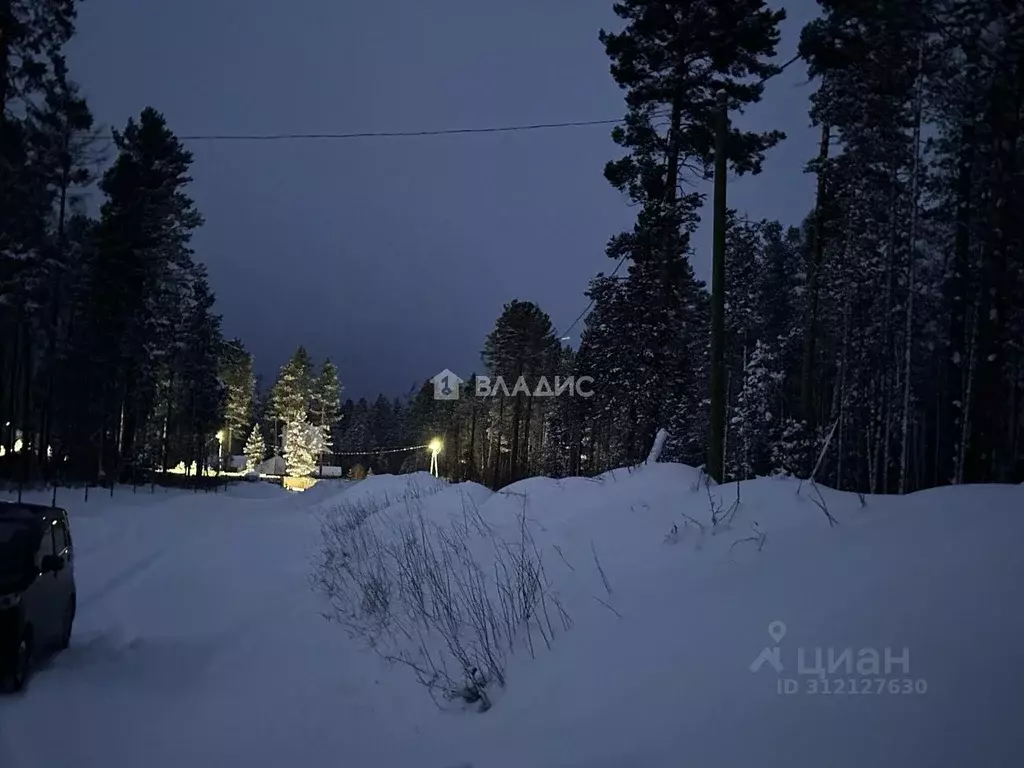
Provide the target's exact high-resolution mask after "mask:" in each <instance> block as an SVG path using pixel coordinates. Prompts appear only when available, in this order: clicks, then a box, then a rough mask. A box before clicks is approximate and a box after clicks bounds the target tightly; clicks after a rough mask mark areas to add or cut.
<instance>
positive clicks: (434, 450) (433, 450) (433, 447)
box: [427, 437, 444, 477]
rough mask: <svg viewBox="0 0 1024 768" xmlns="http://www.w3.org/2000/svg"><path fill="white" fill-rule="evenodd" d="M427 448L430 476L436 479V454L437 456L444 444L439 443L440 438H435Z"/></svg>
mask: <svg viewBox="0 0 1024 768" xmlns="http://www.w3.org/2000/svg"><path fill="white" fill-rule="evenodd" d="M427 448H429V449H430V474H432V475H433V476H434V477H437V476H438V470H437V454H439V453H440V452H441V449H442V448H444V443H442V442H441V438H439V437H435V438H434V439H433V440H431V441H430V443H429V444H428V445H427Z"/></svg>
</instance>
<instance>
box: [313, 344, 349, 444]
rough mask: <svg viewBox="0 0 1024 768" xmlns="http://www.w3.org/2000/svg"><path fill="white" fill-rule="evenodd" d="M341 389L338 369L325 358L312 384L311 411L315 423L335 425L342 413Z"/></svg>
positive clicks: (327, 425)
mask: <svg viewBox="0 0 1024 768" xmlns="http://www.w3.org/2000/svg"><path fill="white" fill-rule="evenodd" d="M341 391H342V387H341V384H339V383H338V369H337V368H336V367H335V366H334V363H332V362H331V361H330V360H324V364H323V365H322V366H321V367H320V373H319V374H318V375H317V377H316V380H315V381H314V382H313V385H312V396H311V398H310V408H309V411H310V418H311V420H312V422H313V423H314V424H317V425H319V426H323V427H327V428H328V429H332V428H333V427H334V425H335V424H336V423H337V421H338V418H339V417H340V415H341V410H340V409H341Z"/></svg>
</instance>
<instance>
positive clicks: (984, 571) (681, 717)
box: [0, 464, 1024, 768]
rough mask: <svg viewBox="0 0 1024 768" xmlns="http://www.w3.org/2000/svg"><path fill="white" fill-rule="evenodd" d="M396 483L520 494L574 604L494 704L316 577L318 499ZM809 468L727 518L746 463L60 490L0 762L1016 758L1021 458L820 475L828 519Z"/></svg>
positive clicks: (385, 497)
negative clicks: (896, 472)
mask: <svg viewBox="0 0 1024 768" xmlns="http://www.w3.org/2000/svg"><path fill="white" fill-rule="evenodd" d="M410 488H414V489H416V490H415V493H414V494H413V496H414V497H415V507H416V514H417V515H421V516H423V517H424V518H427V519H430V520H433V521H436V522H437V523H438V524H441V525H444V524H447V523H448V522H451V521H453V520H457V519H458V518H459V517H460V516H461V515H464V514H465V510H466V509H467V508H471V509H473V510H474V511H475V513H476V514H478V516H479V518H480V519H481V520H482V521H485V522H486V524H487V525H488V526H493V528H494V530H496V531H498V532H499V534H500V535H505V534H506V533H508V532H514V530H515V526H516V520H517V519H518V517H517V516H518V515H520V514H522V513H523V512H524V511H525V514H526V515H527V518H528V520H529V521H530V525H531V527H532V528H531V529H532V530H533V532H534V534H533V535H534V537H535V540H536V543H537V547H538V552H539V553H540V555H541V557H542V559H543V562H544V567H545V572H546V575H547V578H548V580H549V581H550V582H551V585H552V586H551V590H552V594H555V595H557V597H558V599H559V600H560V601H561V603H562V604H563V605H564V607H565V609H566V611H567V613H568V614H569V615H570V616H571V619H572V628H571V629H570V630H568V631H563V628H562V626H561V625H559V626H558V628H557V629H558V631H557V632H556V633H555V636H554V639H553V642H552V644H551V648H550V649H548V648H546V647H544V644H543V643H538V644H536V646H537V647H536V651H535V654H534V656H533V657H531V654H530V653H528V652H527V650H526V648H525V644H521V647H519V648H518V650H516V652H515V654H514V655H513V656H511V657H510V658H509V660H508V663H507V669H506V674H507V680H508V684H507V687H506V689H505V690H504V691H502V692H501V693H500V694H496V695H495V701H494V706H493V707H492V708H491V709H490V710H489V711H488V712H486V713H483V714H478V713H476V712H475V711H462V712H451V711H441V710H439V708H438V707H437V706H435V704H434V703H433V702H432V700H431V699H430V697H429V696H428V695H427V693H426V691H425V689H423V688H422V687H421V686H419V685H418V684H417V683H416V682H415V681H414V679H413V677H412V676H411V675H410V673H409V672H408V670H406V669H404V668H402V667H389V666H387V665H386V664H385V663H383V662H382V661H380V660H379V659H378V658H377V657H376V656H375V655H373V654H372V653H370V652H367V651H365V650H363V649H362V648H361V647H360V646H359V645H358V644H357V643H356V642H355V641H353V640H352V639H350V638H349V637H348V636H347V635H346V633H345V632H343V631H342V630H341V629H340V628H339V627H338V626H337V625H336V624H333V623H329V622H327V621H325V620H324V618H323V616H322V614H323V613H324V612H327V611H328V610H329V605H328V603H327V601H326V599H325V598H324V597H323V596H322V595H321V594H318V593H317V592H315V591H314V590H312V589H311V587H310V581H311V572H312V563H313V561H314V559H315V558H316V556H317V553H318V549H319V532H320V517H321V516H323V515H325V514H327V515H330V514H331V510H332V509H336V508H338V507H339V506H345V507H347V508H350V509H351V508H355V507H358V506H360V505H362V506H367V505H370V506H372V507H373V508H374V509H376V510H377V511H376V512H375V513H374V515H375V516H374V520H376V523H375V524H376V525H377V530H379V531H381V532H382V535H384V534H386V532H387V531H388V530H389V527H388V526H389V524H390V521H392V520H398V521H401V520H402V519H403V515H405V514H408V511H409V505H408V503H407V500H408V498H409V489H410ZM797 490H798V484H797V482H796V481H791V480H768V479H763V480H757V481H751V482H747V483H743V484H741V486H740V504H739V506H738V508H736V510H735V512H734V514H733V515H732V516H731V517H730V518H729V519H728V520H727V523H726V527H724V529H722V530H718V531H716V532H714V533H712V531H711V525H710V519H711V517H712V507H717V508H718V509H719V510H720V511H719V513H718V515H719V516H720V515H723V514H727V513H728V512H729V510H730V507H731V505H732V504H733V501H734V499H735V497H736V487H735V485H730V486H725V487H723V488H721V489H716V488H714V487H712V488H711V493H710V498H709V492H708V490H707V488H706V487H705V486H704V485H703V484H702V483H701V482H700V478H699V477H698V474H697V472H696V470H693V469H690V468H687V467H682V466H679V465H672V464H656V465H652V466H646V467H642V468H640V469H637V470H634V471H632V472H629V471H626V470H618V471H616V472H613V473H609V474H607V475H605V476H603V477H601V478H598V479H595V480H586V479H579V478H575V479H568V480H563V481H553V480H546V479H531V480H526V481H523V482H520V483H517V484H515V485H514V486H511V487H509V488H507V489H505V490H504V491H502V492H500V493H497V494H492V493H490V492H489V491H487V490H486V489H484V488H482V487H480V486H476V485H472V484H464V485H460V486H448V485H445V484H443V483H439V482H438V481H434V480H433V479H432V478H429V476H427V475H424V474H419V475H408V476H402V477H391V476H377V477H372V478H369V479H367V480H365V481H362V482H360V483H355V484H349V483H343V482H341V481H331V482H322V483H320V484H319V485H318V486H316V487H315V488H313V489H311V490H310V491H307V492H305V493H302V494H290V493H287V492H285V491H282V490H281V489H280V488H277V487H274V486H271V485H267V484H260V483H239V484H237V485H235V486H233V487H232V488H231V489H230V490H229V492H227V493H226V494H216V495H215V494H193V493H188V492H178V491H171V492H168V491H163V490H158V491H157V492H156V494H153V495H150V494H148V493H146V492H143V491H141V490H140V492H139V493H138V494H133V493H131V489H119V490H118V492H117V493H116V494H115V496H114V497H113V498H112V499H111V498H109V497H106V496H103V495H99V494H95V493H94V494H93V495H92V496H91V497H90V500H89V502H88V503H83V502H82V499H81V496H80V495H79V493H78V492H70V491H62V492H61V496H60V497H59V499H58V503H60V504H62V505H63V506H65V507H67V508H68V509H69V511H70V512H71V516H72V526H73V534H74V536H75V541H76V546H77V553H78V561H77V565H76V576H77V580H78V585H79V618H78V623H77V625H76V628H75V634H74V637H73V640H72V647H71V649H69V650H68V651H66V652H65V653H64V654H62V655H60V656H58V657H56V658H55V659H53V660H51V661H50V662H49V663H48V664H46V665H45V666H44V668H43V669H41V670H40V671H39V672H38V673H37V674H36V676H35V677H34V678H33V680H32V681H31V685H30V688H29V690H28V691H27V692H26V693H25V694H24V695H21V696H12V697H4V698H0V766H2V768H30V767H31V768H34V767H35V766H40V765H42V766H47V768H64V767H67V768H91V767H92V766H97V767H100V766H102V767H103V768H122V767H124V768H127V767H128V766H131V767H132V768H135V766H139V765H147V766H152V767H153V768H171V767H173V768H179V766H182V765H188V764H193V765H198V766H214V765H238V766H245V767H246V768H250V767H252V768H258V767H262V766H267V768H278V766H282V765H317V766H321V765H339V766H342V765H343V766H366V767H367V768H370V767H371V766H372V767H374V768H378V767H382V768H391V767H392V766H394V767H395V768H398V767H399V766H410V767H414V768H454V767H456V766H473V768H506V767H508V768H512V766H516V768H522V766H531V768H532V767H546V766H551V767H552V768H584V767H586V768H604V767H605V766H607V767H608V768H610V767H611V766H645V768H647V767H654V766H679V765H693V766H739V765H743V766H746V765H758V766H765V765H768V766H815V767H816V766H821V765H828V766H840V767H843V766H850V767H851V768H852V767H853V766H857V767H858V768H860V766H863V765H872V766H900V767H901V768H902V767H903V766H911V765H914V766H916V765H920V766H962V765H972V766H973V765H978V766H981V765H984V766H1020V765H1024V729H1022V728H1021V727H1020V717H1021V712H1022V711H1024V661H1022V657H1021V643H1022V641H1024V611H1022V608H1021V606H1022V602H1021V599H1020V590H1021V585H1022V584H1024V487H1021V486H1015V487H1011V486H975V487H959V488H947V489H941V490H935V491H928V492H924V493H918V494H914V495H911V496H908V497H903V498H895V497H886V498H881V497H867V498H866V500H865V501H866V504H865V505H864V506H862V505H861V502H860V500H859V499H858V498H857V496H855V495H849V494H839V493H834V492H831V491H828V490H825V489H822V494H823V495H822V501H823V502H824V503H825V504H826V506H827V508H828V510H829V512H830V513H831V514H832V515H833V516H835V518H836V519H837V520H838V521H839V524H838V525H837V526H835V527H831V526H830V525H829V524H828V521H827V518H826V516H825V514H824V513H823V512H822V511H821V509H819V507H818V505H817V504H816V503H815V499H816V498H817V496H816V494H815V493H814V492H813V491H812V490H811V489H810V488H808V487H807V486H806V485H805V486H804V487H803V488H802V489H801V490H800V493H799V495H798V494H797ZM40 500H45V501H47V502H48V501H49V498H48V496H47V497H46V498H45V499H42V498H41V499H40ZM755 522H756V527H755V526H754V523H755ZM673 526H675V529H674V532H673ZM701 526H703V528H704V533H701V531H700V527H701ZM718 528H720V529H721V528H723V526H721V525H720V526H718ZM741 540H743V541H741ZM736 542H739V543H736ZM602 572H603V573H602ZM776 648H777V650H776ZM847 650H848V651H849V653H848V654H845V652H846V651H847ZM818 654H820V655H821V661H822V664H821V667H822V670H823V671H824V673H825V674H824V677H822V675H815V674H808V671H809V669H810V668H817V666H818V665H817V664H816V660H817V655H818ZM844 654H845V655H844ZM875 654H877V660H878V669H877V670H876V669H874V668H873V667H874V663H873V662H874V658H875ZM887 654H888V657H889V661H890V667H891V668H890V669H889V670H888V672H887V671H886V669H885V667H886V657H887ZM762 655H763V659H764V661H763V663H762V664H761V666H760V667H759V668H758V670H757V671H756V672H755V671H752V669H751V666H752V664H755V662H756V661H757V660H758V659H759V658H762ZM830 656H831V660H832V661H833V662H835V663H833V664H830V663H829V662H830ZM847 660H849V661H850V662H851V665H850V666H849V667H848V666H847ZM801 661H802V663H801ZM830 667H832V668H833V669H831V671H830ZM776 668H780V669H779V670H778V671H777V669H776ZM780 691H782V692H781V693H780Z"/></svg>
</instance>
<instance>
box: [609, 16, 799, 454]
mask: <svg viewBox="0 0 1024 768" xmlns="http://www.w3.org/2000/svg"><path fill="white" fill-rule="evenodd" d="M614 9H615V13H616V14H617V15H618V16H619V17H620V18H622V19H623V20H624V21H625V22H626V26H625V28H624V29H623V30H622V31H621V32H617V33H609V32H605V31H602V32H601V35H600V39H601V42H602V43H603V44H604V46H605V51H606V53H607V55H608V57H609V59H610V60H611V74H612V77H613V78H614V79H615V81H616V82H617V83H618V84H619V85H620V87H622V88H623V89H624V90H625V91H626V104H627V107H628V112H627V114H626V119H625V124H624V126H622V127H618V128H616V129H615V130H614V131H613V132H612V139H613V140H614V141H615V142H616V143H617V144H619V145H620V146H622V147H624V148H625V149H626V150H627V152H628V154H627V155H626V156H625V157H623V158H621V159H619V160H616V161H613V162H610V163H608V165H607V166H606V168H605V177H606V178H607V179H608V181H609V182H610V183H611V184H612V186H614V187H615V188H616V189H618V190H619V191H621V192H623V193H625V194H627V195H628V196H629V198H630V199H631V201H632V202H633V203H634V204H636V205H637V206H638V207H639V213H638V214H637V220H636V224H635V225H634V227H633V230H632V232H627V233H623V234H621V235H617V236H615V237H613V238H612V240H611V242H610V243H609V246H608V249H607V251H608V255H609V256H610V257H612V258H615V259H620V260H622V259H627V258H628V259H631V260H632V261H633V264H634V266H633V267H632V268H631V269H630V275H629V283H630V285H628V286H627V289H626V291H625V292H624V294H623V297H629V298H630V300H629V302H628V303H629V304H632V305H633V306H634V307H635V309H632V310H628V311H627V312H626V313H625V315H626V317H627V318H633V317H634V316H635V315H634V312H641V313H642V314H643V315H646V317H642V318H641V319H640V323H638V325H639V326H640V327H636V328H635V329H634V332H632V333H627V332H624V333H623V334H622V335H623V336H624V337H631V338H632V347H631V348H625V347H623V349H622V350H621V352H620V353H618V354H617V355H615V356H614V358H613V359H614V362H612V363H611V366H612V367H613V368H614V369H617V370H632V372H633V375H634V376H635V377H636V381H638V382H641V383H642V386H643V387H644V388H645V389H646V390H647V391H646V392H644V393H643V394H639V393H637V394H636V396H635V397H634V398H633V399H632V400H633V401H632V402H631V403H630V404H629V405H628V406H627V408H626V412H625V420H626V423H627V424H629V425H633V424H635V423H638V422H639V430H638V431H637V432H638V434H633V435H630V436H629V438H628V440H627V446H628V457H629V459H630V460H639V458H640V457H641V456H643V455H646V451H647V450H649V448H650V445H649V443H650V442H652V441H653V439H654V434H655V432H656V430H657V429H658V428H659V427H662V426H669V427H670V430H671V431H672V432H673V434H676V435H686V436H687V437H688V439H689V440H693V439H694V438H696V440H697V441H698V442H702V440H701V438H702V436H703V430H702V422H703V421H704V418H703V414H702V412H703V410H704V398H703V397H701V396H699V394H698V392H697V391H696V387H697V386H698V385H702V384H703V383H704V381H705V373H704V355H705V353H704V349H703V347H704V344H703V339H705V338H706V327H704V328H701V329H700V330H699V331H698V330H697V329H696V328H695V325H696V323H697V322H700V321H703V320H704V319H705V318H704V317H702V315H703V312H704V311H705V310H704V308H703V306H702V305H703V304H704V303H705V302H704V300H703V298H702V297H700V293H701V291H700V286H699V284H698V283H697V281H696V279H695V278H694V276H693V270H692V269H691V268H690V265H689V263H688V262H687V257H688V256H689V254H690V238H691V235H692V234H693V232H694V231H695V229H696V226H697V223H698V220H699V216H698V211H699V209H700V206H701V203H702V202H703V195H702V194H700V193H698V192H689V193H686V194H680V185H681V184H682V183H683V182H684V181H685V175H686V174H687V173H690V174H696V175H697V176H698V177H700V176H703V177H708V175H709V172H710V168H711V167H712V163H713V160H714V136H713V126H714V116H715V114H716V109H717V107H716V94H717V92H719V91H724V93H725V94H726V96H727V98H728V99H729V102H730V104H731V105H732V106H734V107H738V108H742V107H743V106H745V105H747V104H751V103H754V102H757V101H758V100H760V98H761V93H762V90H763V84H761V83H760V82H759V81H758V80H752V79H751V77H754V78H766V77H768V76H770V75H771V74H774V73H775V72H777V71H778V68H777V67H775V66H773V65H772V64H770V63H768V61H767V60H768V59H769V58H770V57H772V56H773V55H774V53H775V46H776V44H777V43H778V40H779V31H778V24H779V22H780V21H781V20H782V19H784V18H785V12H784V11H770V10H768V9H767V8H766V7H765V4H764V2H763V1H762V0H742V2H732V1H731V0H709V2H702V3H694V2H689V0H685V1H684V0H672V1H670V2H666V1H665V0H623V1H622V2H619V3H616V4H615V6H614ZM781 138H782V134H781V133H780V132H778V131H769V132H765V133H752V132H743V131H739V130H737V129H735V128H734V129H732V130H731V131H730V134H729V136H728V159H729V162H730V163H731V165H732V167H733V170H734V171H735V172H737V173H745V172H755V173H756V172H759V171H760V169H761V163H762V160H763V156H764V152H765V151H766V150H767V149H768V148H769V147H771V146H772V145H774V144H775V143H776V142H778V141H779V140H780V139H781ZM609 295H611V294H609ZM632 297H636V298H635V299H633V298H632ZM641 307H643V310H642V311H641V310H640V308H641ZM681 339H685V342H684V343H683V344H682V345H680V344H679V341H680V340H681ZM637 363H640V364H642V366H641V368H640V369H639V370H633V369H634V368H635V366H636V364H637ZM666 411H671V415H672V416H674V419H672V423H671V424H668V423H666V418H667V416H668V414H667V413H666ZM659 422H660V423H659ZM609 426H610V424H609ZM630 428H631V429H632V427H630ZM638 438H639V440H638ZM641 441H642V442H644V443H647V445H646V446H643V447H641V446H640V445H639V442H641ZM692 449H693V444H692V443H690V444H689V445H686V446H682V447H681V446H678V445H672V446H670V447H669V451H668V453H669V456H671V455H672V454H673V452H675V454H676V457H677V458H678V457H680V454H682V455H686V456H688V455H690V453H691V451H692Z"/></svg>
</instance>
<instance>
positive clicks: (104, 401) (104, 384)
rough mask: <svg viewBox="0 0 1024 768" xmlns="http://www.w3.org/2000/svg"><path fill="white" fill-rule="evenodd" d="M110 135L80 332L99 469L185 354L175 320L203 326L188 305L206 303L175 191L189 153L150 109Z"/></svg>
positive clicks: (185, 200)
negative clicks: (111, 153)
mask: <svg viewBox="0 0 1024 768" xmlns="http://www.w3.org/2000/svg"><path fill="white" fill-rule="evenodd" d="M114 141H115V144H116V146H117V147H118V149H119V154H118V157H117V160H116V161H115V162H114V164H113V166H112V167H111V168H110V169H109V170H108V171H107V172H106V173H105V174H104V176H103V180H102V182H101V184H100V188H101V189H102V191H103V192H104V193H105V194H106V195H107V201H106V202H105V203H104V205H103V206H102V209H101V219H100V222H99V224H98V226H97V231H96V240H97V245H96V250H95V253H94V258H93V259H92V261H91V264H90V266H89V269H88V277H87V283H88V289H87V290H88V293H89V295H88V298H87V306H88V311H89V317H88V318H87V319H86V322H85V325H86V331H85V334H86V337H87V338H85V339H83V341H84V343H85V344H86V347H87V349H88V354H89V356H90V359H91V364H90V369H91V370H93V371H94V372H95V376H94V377H93V378H92V380H91V381H89V382H88V385H89V386H90V387H91V390H92V391H91V396H92V397H93V398H94V399H95V400H96V401H97V402H98V403H99V410H100V424H99V425H98V426H99V430H98V432H99V435H100V440H101V443H100V446H99V448H100V453H101V456H102V457H103V458H102V460H101V463H102V464H103V465H105V466H106V469H107V474H111V472H112V471H114V470H115V469H116V468H117V467H119V466H120V464H121V459H122V457H126V458H127V459H128V460H129V461H131V459H132V457H133V456H134V446H135V442H136V439H137V438H143V437H144V436H145V432H146V430H147V421H148V419H149V418H150V417H151V416H152V415H153V414H152V404H153V403H154V402H155V399H156V393H157V390H158V387H159V385H160V382H161V380H163V379H164V378H165V377H166V376H167V374H168V371H169V370H170V369H171V368H172V367H173V365H174V364H175V361H176V360H177V359H180V358H181V356H182V354H185V356H186V357H188V353H187V352H184V351H183V345H187V344H188V340H187V339H181V338H179V337H180V332H179V330H178V329H179V328H181V327H184V326H186V325H187V326H189V327H191V328H192V329H193V330H194V331H196V332H198V329H199V328H200V327H201V326H202V322H201V321H200V320H199V317H198V316H197V315H194V314H193V311H192V310H191V309H189V307H190V305H191V304H197V305H201V306H202V307H203V308H202V309H201V310H196V311H198V312H200V314H204V315H205V314H208V310H209V306H212V295H208V294H209V290H208V287H207V286H205V276H202V275H200V274H198V273H197V271H196V266H195V264H194V263H193V261H192V252H191V249H190V248H189V240H190V238H191V233H192V231H193V230H194V229H195V228H196V227H198V226H199V225H200V224H201V223H202V217H201V216H200V214H199V213H198V211H197V210H196V209H195V206H194V204H193V202H192V200H191V199H190V198H189V197H188V196H187V195H186V194H185V192H184V188H185V186H186V184H187V183H188V182H189V180H190V179H189V176H188V170H189V166H190V165H191V162H192V156H191V154H190V153H189V152H187V151H186V150H185V149H184V148H183V147H182V146H181V143H180V142H179V141H178V140H177V138H176V137H175V136H174V134H173V133H172V132H171V131H170V130H169V129H168V127H167V124H166V121H165V120H164V118H163V116H162V115H161V114H160V113H159V112H157V111H156V110H154V109H151V108H147V109H145V110H144V111H143V112H142V114H141V116H140V118H139V120H138V121H135V120H129V121H128V124H127V126H126V127H125V130H124V131H123V132H120V133H119V132H115V133H114ZM190 314H192V316H190ZM205 333H206V332H205V331H204V334H205ZM208 342H209V339H205V338H204V339H203V341H202V342H201V343H200V342H198V341H197V342H196V343H197V344H200V346H202V348H203V354H207V353H208V354H210V355H211V360H210V361H204V362H203V365H204V366H207V365H209V364H212V365H213V367H214V375H213V376H212V379H213V380H216V354H217V351H218V346H219V340H218V341H217V344H215V345H214V346H212V347H211V346H209V343H208ZM193 352H195V350H193ZM190 364H191V365H197V364H198V363H197V361H196V360H195V359H192V360H191V362H190ZM199 397H200V399H204V398H205V396H203V395H199ZM122 415H123V418H122ZM189 420H190V421H191V422H192V424H193V425H194V421H193V420H191V418H190V417H189ZM203 423H205V414H204V422H203ZM190 428H191V427H190ZM94 429H95V428H94ZM213 431H216V426H215V427H214V430H213ZM199 437H200V436H199V435H195V434H193V438H195V439H198V438H199ZM192 442H195V440H192ZM193 450H195V451H196V452H198V451H200V450H202V449H199V448H193Z"/></svg>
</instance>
